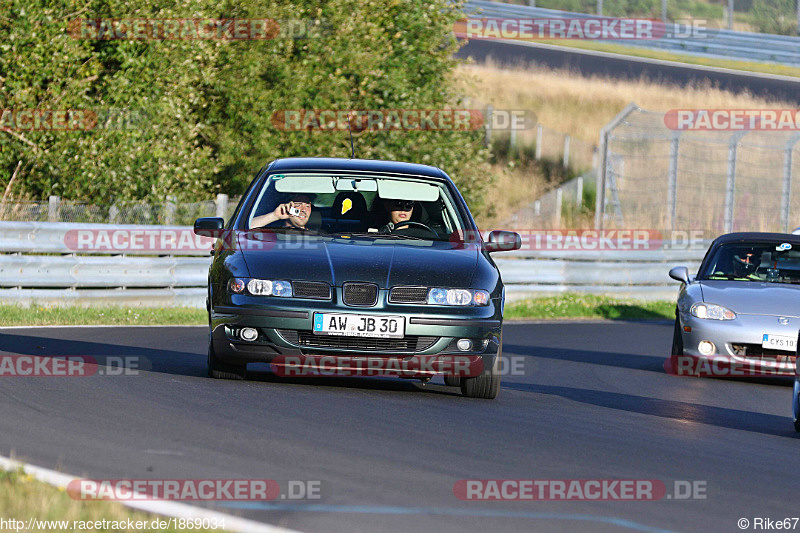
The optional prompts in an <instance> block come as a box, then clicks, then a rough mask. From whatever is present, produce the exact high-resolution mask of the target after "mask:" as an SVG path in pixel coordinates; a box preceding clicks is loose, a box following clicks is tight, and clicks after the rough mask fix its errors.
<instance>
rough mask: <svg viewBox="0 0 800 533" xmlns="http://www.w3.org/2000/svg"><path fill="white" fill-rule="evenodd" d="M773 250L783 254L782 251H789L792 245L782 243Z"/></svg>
mask: <svg viewBox="0 0 800 533" xmlns="http://www.w3.org/2000/svg"><path fill="white" fill-rule="evenodd" d="M775 249H776V250H777V251H779V252H783V251H784V250H791V249H792V245H791V244H789V243H788V242H784V243H782V244H779V245H778V246H776V247H775Z"/></svg>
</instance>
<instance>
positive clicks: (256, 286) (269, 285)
mask: <svg viewBox="0 0 800 533" xmlns="http://www.w3.org/2000/svg"><path fill="white" fill-rule="evenodd" d="M247 292H249V293H250V294H252V295H254V296H280V297H284V298H291V296H292V284H291V282H289V281H284V280H276V281H273V280H269V279H251V280H250V281H248V282H247Z"/></svg>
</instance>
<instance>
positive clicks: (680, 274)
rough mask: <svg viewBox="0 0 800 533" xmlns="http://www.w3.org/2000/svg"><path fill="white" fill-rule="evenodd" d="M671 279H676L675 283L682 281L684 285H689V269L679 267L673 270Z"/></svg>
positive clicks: (670, 275) (670, 274) (670, 273)
mask: <svg viewBox="0 0 800 533" xmlns="http://www.w3.org/2000/svg"><path fill="white" fill-rule="evenodd" d="M669 277H671V278H672V279H674V280H675V281H681V282H683V283H687V284H688V283H689V269H688V268H686V267H685V266H677V267H674V268H672V269H671V270H670V271H669Z"/></svg>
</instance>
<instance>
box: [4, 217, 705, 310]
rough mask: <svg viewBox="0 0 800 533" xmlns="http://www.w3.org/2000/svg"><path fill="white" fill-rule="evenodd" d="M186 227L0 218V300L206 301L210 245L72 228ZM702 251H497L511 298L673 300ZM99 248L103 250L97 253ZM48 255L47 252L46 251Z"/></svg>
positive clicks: (162, 304)
mask: <svg viewBox="0 0 800 533" xmlns="http://www.w3.org/2000/svg"><path fill="white" fill-rule="evenodd" d="M76 229H81V230H84V231H87V230H91V231H105V232H107V233H113V231H116V230H120V229H124V230H128V231H129V230H135V231H137V232H140V233H143V234H146V232H147V231H156V230H158V231H164V230H165V229H166V230H167V231H175V232H188V231H191V228H188V227H172V228H165V227H164V226H117V225H110V224H107V225H100V224H95V225H86V224H70V223H50V222H0V252H4V253H0V303H16V304H22V305H31V304H38V305H59V304H70V305H81V306H90V305H92V306H95V305H126V306H155V307H170V306H187V307H197V308H202V307H204V306H205V297H206V282H207V272H208V267H209V265H210V262H211V258H210V257H209V256H208V255H207V253H208V252H207V250H205V249H203V250H188V251H181V252H175V253H174V254H170V255H155V254H157V253H161V252H153V251H147V250H132V251H131V253H133V254H139V255H128V253H127V252H126V254H116V255H109V254H108V252H97V251H95V252H94V253H93V254H89V255H84V251H81V252H80V253H76V252H75V250H74V247H72V246H70V245H68V244H67V242H66V241H65V238H66V236H67V235H69V234H70V233H69V232H71V231H74V230H76ZM704 252H705V250H697V249H693V250H691V251H687V250H670V249H658V250H651V251H620V250H603V251H596V250H581V251H555V250H517V251H514V252H505V253H502V254H498V255H497V256H496V259H495V261H496V263H497V265H498V267H499V268H500V271H501V274H502V276H503V280H504V282H505V283H506V295H507V297H508V299H509V300H510V301H511V300H518V299H521V298H526V297H533V296H543V295H554V294H560V293H564V292H585V293H595V294H608V295H613V296H618V297H621V298H622V297H624V298H637V299H673V298H675V296H676V293H677V289H678V284H677V283H676V282H675V281H672V280H671V279H669V277H668V276H667V272H668V271H669V268H671V267H672V266H675V265H678V264H681V265H686V266H688V267H689V268H690V269H696V268H697V266H698V265H699V263H700V260H701V259H702V257H703V254H704ZM98 253H100V254H104V255H97V254H98ZM43 254H47V255H43Z"/></svg>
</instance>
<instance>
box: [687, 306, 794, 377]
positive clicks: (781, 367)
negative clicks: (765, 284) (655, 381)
mask: <svg viewBox="0 0 800 533" xmlns="http://www.w3.org/2000/svg"><path fill="white" fill-rule="evenodd" d="M680 318H681V335H682V336H683V349H684V354H686V355H687V356H692V357H695V358H697V359H700V360H703V359H706V360H715V361H720V360H722V359H727V360H728V361H729V362H730V363H731V364H733V365H738V366H740V367H743V368H747V369H750V370H752V371H753V373H754V374H758V373H759V372H762V373H763V374H764V375H787V376H793V375H794V374H795V369H796V357H795V355H796V354H795V352H794V351H779V350H764V349H761V342H762V338H763V336H764V334H769V335H779V336H783V337H792V338H795V339H796V338H797V335H798V330H800V319H797V318H788V321H787V323H786V324H780V323H779V322H778V318H779V317H778V316H766V315H738V316H737V317H736V319H734V320H706V319H700V318H696V317H694V316H692V315H691V314H689V313H685V314H684V313H682V314H681V316H680ZM685 326H689V327H691V329H692V330H691V332H687V331H684V329H683V328H684V327H685ZM701 341H710V342H712V343H714V346H715V350H714V352H713V353H711V354H707V355H706V354H702V353H700V350H699V349H698V345H699V344H700V342H701ZM743 348H744V350H745V354H742V353H741V351H742V349H743Z"/></svg>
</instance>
